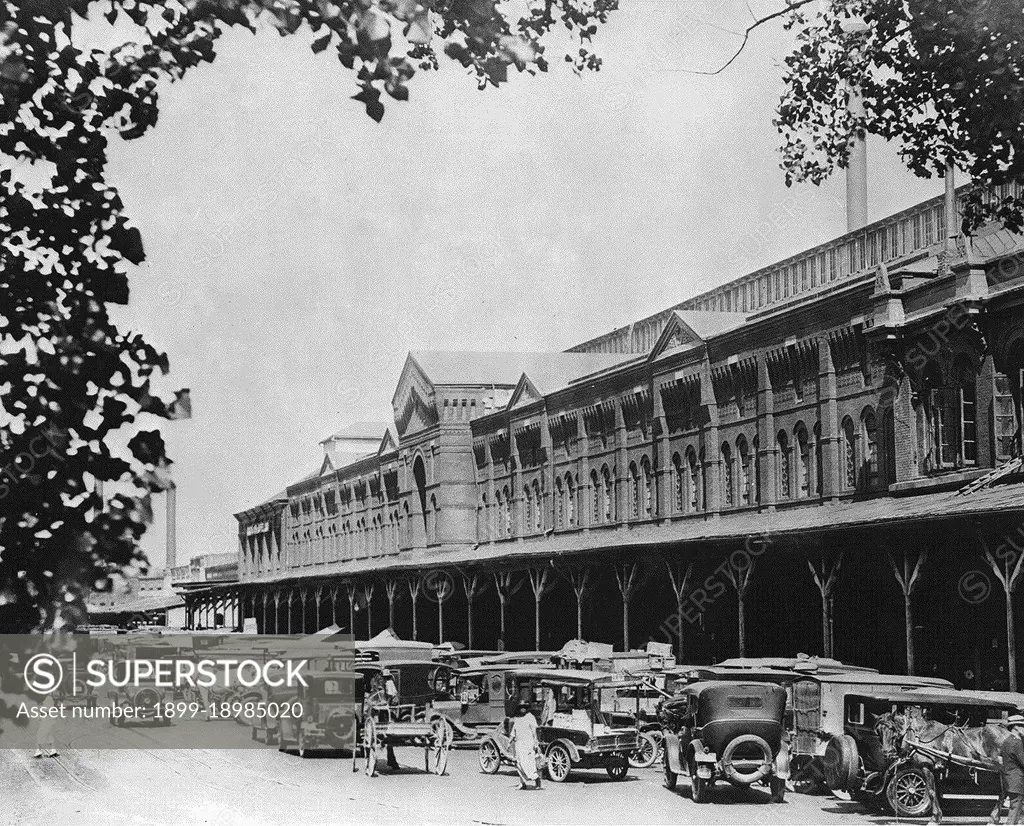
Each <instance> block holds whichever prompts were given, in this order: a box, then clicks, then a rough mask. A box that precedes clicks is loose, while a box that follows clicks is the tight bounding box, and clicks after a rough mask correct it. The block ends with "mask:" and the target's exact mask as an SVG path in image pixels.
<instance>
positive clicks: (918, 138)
mask: <svg viewBox="0 0 1024 826" xmlns="http://www.w3.org/2000/svg"><path fill="white" fill-rule="evenodd" d="M791 5H792V6H793V7H794V8H793V10H792V11H791V12H790V14H789V16H788V18H787V26H788V27H790V28H792V29H793V30H794V31H795V33H796V38H797V45H796V49H795V51H793V53H792V54H790V55H789V56H788V57H787V58H786V61H785V74H784V79H785V84H786V88H785V92H784V94H783V96H782V100H781V102H780V104H779V108H778V117H777V119H776V125H777V126H778V128H779V131H780V132H781V134H782V136H783V141H784V145H783V160H782V167H783V169H784V170H785V172H786V182H787V183H788V184H791V183H793V182H798V181H810V182H812V183H816V184H817V183H821V182H822V181H823V180H825V179H826V178H827V177H828V176H829V175H830V174H831V173H832V172H833V171H834V170H835V168H836V167H837V166H838V167H845V166H846V163H847V160H848V157H849V147H850V142H851V138H852V137H853V136H855V135H860V136H863V135H864V134H867V133H870V134H874V135H879V136H881V137H883V138H885V139H886V140H888V141H892V142H894V144H895V146H896V147H897V149H898V151H899V152H900V155H901V156H902V158H903V160H904V162H905V163H906V165H907V167H908V168H909V169H910V170H911V171H913V172H914V173H915V174H917V175H919V176H922V177H931V176H932V175H940V176H941V175H944V174H945V169H946V164H947V163H952V164H953V165H954V166H955V167H957V168H959V169H961V170H963V171H965V172H966V173H967V174H968V175H970V177H971V179H972V181H974V183H975V186H974V188H973V191H972V192H971V193H970V195H969V197H968V200H967V208H966V210H965V214H964V216H963V226H964V230H965V231H967V232H971V231H973V230H974V229H976V228H977V227H978V226H979V225H980V224H981V223H982V222H984V221H988V220H993V219H994V220H997V221H1000V222H1002V224H1003V225H1004V226H1005V227H1007V228H1009V229H1012V230H1019V229H1020V228H1021V226H1022V224H1024V214H1022V208H1024V202H1022V201H1021V199H1019V198H1015V197H1012V196H1011V197H1008V198H1003V199H1001V200H1000V199H992V198H989V197H986V195H985V189H989V191H991V187H992V186H993V185H998V184H1002V183H1007V182H1010V181H1013V180H1016V179H1019V178H1020V177H1021V175H1022V173H1024V4H1021V2H1020V0H829V2H827V3H823V4H822V8H821V9H820V12H816V13H815V14H813V15H812V14H811V13H810V9H812V8H816V7H815V6H813V5H807V0H803V2H801V0H791ZM851 94H856V95H857V96H858V97H859V99H860V102H861V103H862V106H860V107H858V106H856V105H854V106H852V107H851V106H850V105H849V104H850V98H851Z"/></svg>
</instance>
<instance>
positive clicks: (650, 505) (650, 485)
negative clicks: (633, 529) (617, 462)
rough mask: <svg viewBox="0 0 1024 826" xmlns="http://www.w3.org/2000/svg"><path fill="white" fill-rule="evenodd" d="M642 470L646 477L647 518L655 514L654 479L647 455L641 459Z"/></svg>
mask: <svg viewBox="0 0 1024 826" xmlns="http://www.w3.org/2000/svg"><path fill="white" fill-rule="evenodd" d="M640 472H641V474H642V475H643V477H644V498H643V514H644V516H645V517H646V518H647V519H650V518H651V517H652V516H654V479H653V477H652V474H651V463H650V461H649V460H648V458H647V457H646V456H644V457H643V458H642V459H641V460H640Z"/></svg>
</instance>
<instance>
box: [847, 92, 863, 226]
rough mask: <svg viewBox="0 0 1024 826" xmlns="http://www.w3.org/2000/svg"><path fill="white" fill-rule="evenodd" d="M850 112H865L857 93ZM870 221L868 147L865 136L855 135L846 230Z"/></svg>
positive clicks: (858, 113)
mask: <svg viewBox="0 0 1024 826" xmlns="http://www.w3.org/2000/svg"><path fill="white" fill-rule="evenodd" d="M850 113H851V114H852V115H854V116H855V117H860V116H862V115H863V114H864V104H863V103H862V102H861V100H860V96H859V95H857V94H853V93H852V94H851V95H850ZM867 222H868V147H867V142H866V141H865V139H864V137H861V136H855V137H854V138H853V140H852V142H851V143H850V159H849V162H848V163H847V166H846V231H847V232H853V231H854V230H855V229H860V228H861V227H862V226H864V225H865V224H867Z"/></svg>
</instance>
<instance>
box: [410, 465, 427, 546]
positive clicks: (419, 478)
mask: <svg viewBox="0 0 1024 826" xmlns="http://www.w3.org/2000/svg"><path fill="white" fill-rule="evenodd" d="M412 477H413V479H414V480H415V482H416V492H417V493H418V494H419V500H420V512H421V513H422V516H423V531H424V533H428V531H427V469H426V466H425V465H424V464H423V457H422V456H417V457H416V461H415V462H413V463H412Z"/></svg>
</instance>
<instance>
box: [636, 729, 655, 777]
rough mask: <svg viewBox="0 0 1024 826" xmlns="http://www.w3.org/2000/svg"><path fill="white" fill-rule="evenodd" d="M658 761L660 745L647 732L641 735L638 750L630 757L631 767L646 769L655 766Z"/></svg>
mask: <svg viewBox="0 0 1024 826" xmlns="http://www.w3.org/2000/svg"><path fill="white" fill-rule="evenodd" d="M657 759H658V743H657V742H656V741H655V739H654V737H652V736H651V735H650V734H648V733H647V732H643V733H641V735H640V744H639V746H638V747H637V750H636V751H634V752H633V753H632V754H631V755H630V756H629V765H631V766H632V767H633V768H634V769H646V768H649V767H650V766H653V765H654V761H655V760H657Z"/></svg>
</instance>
